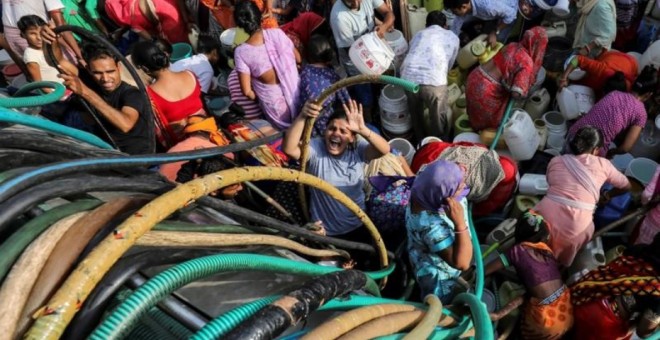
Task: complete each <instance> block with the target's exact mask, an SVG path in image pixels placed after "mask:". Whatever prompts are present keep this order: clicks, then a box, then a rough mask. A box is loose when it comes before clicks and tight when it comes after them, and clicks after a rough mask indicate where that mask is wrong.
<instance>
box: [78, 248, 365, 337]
mask: <svg viewBox="0 0 660 340" xmlns="http://www.w3.org/2000/svg"><path fill="white" fill-rule="evenodd" d="M237 270H241V271H248V270H258V271H270V272H285V273H289V274H298V275H307V276H316V275H324V274H328V273H333V272H337V271H341V269H338V268H333V267H324V266H319V265H314V264H309V263H304V262H298V261H293V260H288V259H283V258H278V257H271V256H264V255H253V254H219V255H211V256H206V257H201V258H197V259H194V260H190V261H187V262H184V263H181V264H178V265H176V266H173V267H172V268H169V269H167V270H165V271H164V272H162V273H160V274H158V275H156V276H154V277H153V278H152V279H150V280H149V281H147V283H145V284H144V285H143V286H141V287H140V288H139V289H138V290H137V291H135V292H134V293H133V294H131V295H130V296H129V297H128V298H127V299H126V300H124V302H122V304H121V305H119V306H118V307H117V308H116V309H115V310H114V311H113V312H112V314H110V315H109V316H108V317H107V318H106V319H105V320H104V321H103V322H102V323H101V324H100V325H99V326H98V327H97V328H96V330H95V331H94V332H93V333H92V334H91V335H90V339H104V340H105V339H120V338H122V337H124V336H126V335H127V334H128V333H129V332H130V330H131V329H132V328H133V327H134V326H135V324H136V323H137V322H138V321H139V319H140V317H142V316H143V315H145V314H146V313H147V312H148V311H149V310H150V309H151V308H152V307H153V306H154V305H155V304H156V303H158V301H160V300H161V299H162V298H163V297H165V296H166V295H167V294H169V293H171V292H173V291H175V290H177V289H178V288H180V287H183V286H185V285H186V284H188V283H190V282H193V281H196V280H200V279H203V278H205V277H208V276H210V275H214V274H217V273H220V272H228V271H237ZM365 284H366V282H365ZM376 290H377V289H376Z"/></svg>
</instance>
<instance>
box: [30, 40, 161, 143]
mask: <svg viewBox="0 0 660 340" xmlns="http://www.w3.org/2000/svg"><path fill="white" fill-rule="evenodd" d="M41 32H42V38H43V40H44V41H45V42H46V43H50V44H51V46H52V47H53V52H54V55H55V58H56V60H57V62H58V65H57V68H58V69H59V70H60V72H61V73H60V74H59V77H61V78H62V79H64V85H65V86H66V87H67V88H68V89H69V90H71V91H72V92H73V93H74V94H76V95H78V96H79V97H80V98H82V99H84V100H85V101H86V102H87V103H89V105H90V106H91V107H92V108H93V109H94V111H96V113H97V115H96V116H97V117H98V118H99V121H98V124H99V125H100V126H98V127H96V128H100V129H102V130H105V131H104V132H103V133H100V134H99V137H101V138H104V139H108V140H109V141H110V142H111V143H114V144H115V146H116V147H117V148H118V149H119V150H120V151H122V152H125V153H128V154H132V155H135V154H148V153H153V152H154V151H155V140H154V137H153V136H154V134H153V125H152V123H151V122H152V121H153V118H152V117H151V116H150V114H149V112H150V111H149V110H148V105H149V102H148V101H147V99H146V98H145V96H144V95H143V94H142V93H140V91H139V90H138V89H137V88H135V87H133V86H130V85H128V84H126V83H125V82H123V81H122V80H121V75H120V73H119V67H120V65H119V63H118V59H117V57H116V56H115V55H114V54H113V53H112V52H110V51H109V50H108V49H106V48H104V47H103V46H99V45H89V46H87V47H86V48H85V49H84V53H83V55H84V56H85V61H86V62H87V71H88V72H89V73H90V74H91V76H92V78H93V82H94V83H95V84H92V85H91V86H93V87H95V88H97V89H98V90H97V91H98V93H97V91H95V90H92V89H91V88H90V87H89V86H88V85H86V84H84V83H83V82H82V81H81V79H80V78H79V77H78V74H79V72H78V71H79V70H78V69H77V68H75V67H73V66H72V65H71V64H68V63H66V62H65V61H64V60H63V56H62V52H61V50H60V47H59V44H58V42H57V36H56V34H55V33H54V32H53V31H52V29H50V28H48V27H44V29H42V31H41ZM67 64H68V65H69V66H65V65H67Z"/></svg>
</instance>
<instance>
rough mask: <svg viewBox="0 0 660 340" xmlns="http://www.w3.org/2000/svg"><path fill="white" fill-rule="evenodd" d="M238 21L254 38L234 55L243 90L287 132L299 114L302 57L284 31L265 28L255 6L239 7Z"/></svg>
mask: <svg viewBox="0 0 660 340" xmlns="http://www.w3.org/2000/svg"><path fill="white" fill-rule="evenodd" d="M234 20H235V21H236V24H237V25H238V27H240V28H242V29H243V30H245V32H247V33H248V34H249V35H250V38H248V40H247V41H246V42H245V43H243V44H241V45H240V46H238V47H236V50H235V51H234V60H235V63H236V71H237V72H238V78H239V82H240V84H241V90H242V91H243V94H244V95H245V96H246V97H248V98H249V99H251V100H255V99H257V98H258V100H259V105H260V106H261V109H262V110H263V111H264V114H265V116H266V119H267V120H268V121H269V122H270V123H271V124H273V126H274V127H276V128H278V129H282V130H283V129H287V128H288V127H289V126H290V125H291V122H293V119H294V118H295V116H296V114H297V111H296V110H297V107H298V106H297V101H298V93H299V90H298V83H299V77H298V69H297V65H296V64H297V60H299V55H298V56H296V55H297V52H296V50H295V48H294V47H293V43H292V42H291V39H289V38H288V37H287V36H286V34H284V32H282V30H281V29H279V28H275V29H266V30H264V29H262V28H261V13H260V12H259V9H258V8H257V6H256V5H255V4H254V3H252V2H249V1H245V2H240V3H239V4H238V5H236V9H235V11H234Z"/></svg>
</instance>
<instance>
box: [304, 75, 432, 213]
mask: <svg viewBox="0 0 660 340" xmlns="http://www.w3.org/2000/svg"><path fill="white" fill-rule="evenodd" d="M363 83H383V84H391V85H396V86H401V87H403V89H404V90H406V91H408V92H412V93H417V92H419V85H418V84H415V83H412V82H409V81H407V80H404V79H400V78H396V77H391V76H384V75H371V74H362V75H358V76H354V77H350V78H345V79H342V80H340V81H338V82H336V83H334V84H332V85H331V86H330V87H328V88H327V89H325V90H323V92H321V94H320V95H319V96H318V97H317V98H316V99H315V100H314V103H315V104H318V105H323V103H324V102H325V101H326V99H328V97H330V96H331V95H332V94H333V93H335V92H337V91H339V90H341V89H342V88H344V87H348V86H353V85H357V84H363ZM314 121H315V119H312V118H308V119H307V120H306V121H305V129H304V130H303V135H302V145H301V146H300V167H301V168H300V171H302V172H305V170H307V159H308V158H309V141H310V139H311V138H312V129H313V128H314ZM298 195H300V204H301V207H302V211H303V213H304V214H305V216H306V217H307V219H309V209H308V208H307V200H306V199H305V187H303V186H302V185H301V186H299V187H298Z"/></svg>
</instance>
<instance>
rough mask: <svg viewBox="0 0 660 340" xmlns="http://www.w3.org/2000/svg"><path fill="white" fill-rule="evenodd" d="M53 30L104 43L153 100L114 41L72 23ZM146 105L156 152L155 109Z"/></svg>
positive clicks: (151, 150)
mask: <svg viewBox="0 0 660 340" xmlns="http://www.w3.org/2000/svg"><path fill="white" fill-rule="evenodd" d="M53 31H54V32H55V33H56V34H59V33H62V32H67V31H71V32H73V33H75V34H77V35H79V36H81V37H82V38H83V40H92V41H93V42H95V43H98V44H101V45H103V46H104V47H105V48H107V49H108V50H109V51H110V52H112V54H114V56H115V57H117V58H118V59H119V60H120V61H121V63H122V67H124V68H126V69H127V70H128V72H129V73H130V74H131V77H133V80H134V81H135V84H136V85H137V88H138V90H140V92H141V93H142V95H143V96H144V99H145V100H146V103H150V102H151V100H150V99H149V95H148V94H147V88H146V87H145V86H144V83H143V82H142V78H140V76H139V75H138V74H137V72H136V71H135V68H134V67H133V65H132V64H131V63H129V62H128V60H127V59H126V57H124V55H123V54H121V52H119V50H118V49H117V48H116V47H115V46H114V45H113V44H112V43H110V42H109V41H108V40H107V39H105V37H104V36H102V35H100V34H97V33H94V32H91V31H88V30H86V29H84V28H81V27H77V26H72V25H62V26H58V27H56V28H55V29H54V30H53ZM46 49H47V50H48V49H52V48H51V47H50V46H49V45H46ZM56 65H57V63H56ZM145 107H146V110H147V112H141V113H146V114H147V116H148V117H150V118H151V119H147V125H148V126H147V131H148V132H149V136H148V138H147V140H148V141H149V142H150V143H151V145H149V150H150V151H149V153H154V152H156V126H155V125H154V123H155V121H156V116H155V115H154V111H153V108H152V107H151V105H146V106H145ZM115 147H116V145H115Z"/></svg>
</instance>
